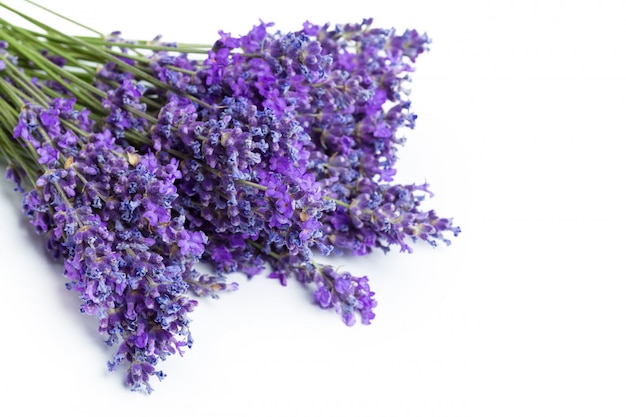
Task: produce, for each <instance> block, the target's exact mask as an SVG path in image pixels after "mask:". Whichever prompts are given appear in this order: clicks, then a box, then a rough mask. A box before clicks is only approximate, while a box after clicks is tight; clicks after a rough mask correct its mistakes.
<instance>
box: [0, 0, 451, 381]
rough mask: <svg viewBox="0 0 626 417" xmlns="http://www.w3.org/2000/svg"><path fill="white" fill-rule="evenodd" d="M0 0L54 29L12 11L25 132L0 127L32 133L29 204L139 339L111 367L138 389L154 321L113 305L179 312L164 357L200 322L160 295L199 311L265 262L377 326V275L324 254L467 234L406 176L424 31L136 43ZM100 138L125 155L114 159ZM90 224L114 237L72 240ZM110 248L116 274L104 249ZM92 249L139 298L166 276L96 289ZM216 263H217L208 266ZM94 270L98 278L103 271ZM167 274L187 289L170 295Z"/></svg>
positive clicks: (367, 26) (361, 29)
mask: <svg viewBox="0 0 626 417" xmlns="http://www.w3.org/2000/svg"><path fill="white" fill-rule="evenodd" d="M0 6H2V7H4V8H6V9H8V10H11V11H13V12H15V13H17V14H18V15H21V16H22V17H24V18H25V19H27V20H30V21H31V22H32V23H34V24H35V25H36V26H38V27H39V29H40V31H39V32H35V31H30V30H26V29H23V28H21V27H18V26H14V25H11V24H10V23H9V22H7V21H5V20H3V19H0V39H6V40H8V41H9V43H10V46H11V56H9V54H8V53H7V52H6V51H7V46H8V44H6V43H5V44H3V45H4V46H2V47H0V58H1V59H0V70H6V71H5V72H7V73H9V76H8V77H7V78H6V80H5V81H4V82H3V90H2V91H3V92H2V94H3V95H4V96H5V97H6V98H9V99H10V100H9V101H11V102H12V103H13V106H5V108H4V109H3V110H2V111H1V112H0V113H6V115H5V114H3V115H2V117H3V118H4V120H3V123H4V125H5V126H13V125H15V126H16V127H15V129H14V132H10V133H9V132H7V131H5V132H2V131H0V134H2V135H3V136H4V137H5V138H8V137H9V136H15V137H16V139H18V141H19V142H21V143H23V144H24V145H25V148H21V149H20V148H19V147H18V148H16V147H13V146H12V145H10V144H8V143H9V142H8V141H7V140H3V149H4V153H5V158H6V159H7V160H8V161H9V162H10V163H11V165H10V171H9V172H10V175H11V176H12V178H14V179H16V180H17V182H18V186H20V185H21V180H23V179H24V178H25V177H28V179H29V180H30V182H31V183H33V185H36V188H35V190H36V192H35V193H34V194H33V193H32V192H31V193H29V194H27V197H25V211H26V213H27V215H28V216H29V217H30V218H31V221H32V223H33V224H34V225H35V227H37V228H38V230H40V231H41V232H43V233H46V234H47V235H48V242H49V244H48V246H49V248H50V249H51V250H52V251H53V253H55V254H56V255H57V256H61V257H63V258H64V259H65V260H66V274H67V275H68V277H70V279H71V281H72V283H73V284H72V287H73V288H74V289H76V290H78V291H79V292H81V293H83V294H87V293H88V294H89V295H88V296H85V297H86V298H84V301H85V304H84V306H83V309H84V310H85V312H89V313H93V314H99V315H101V316H102V318H103V320H104V322H103V323H105V324H103V326H101V329H102V330H103V331H105V332H108V333H111V330H110V328H109V327H107V326H108V324H106V323H108V322H109V321H107V320H109V319H108V318H107V317H109V316H111V315H113V317H115V318H114V319H112V322H113V323H114V327H115V329H117V330H115V331H113V332H112V333H111V334H114V335H117V336H119V335H122V339H123V343H122V345H121V348H120V353H119V355H118V356H116V360H114V361H113V366H115V364H116V363H117V362H121V361H124V360H128V361H129V362H130V363H132V366H131V369H134V370H133V371H132V372H135V373H132V372H131V373H129V383H131V385H132V386H134V387H139V386H142V384H147V377H148V376H149V375H151V374H154V373H155V372H156V371H154V368H153V365H154V363H155V362H156V356H155V355H152V356H150V355H147V354H146V353H145V349H144V347H143V346H138V345H137V343H136V341H137V340H139V341H140V344H143V340H144V336H142V334H143V333H142V332H145V331H146V328H148V327H147V325H145V324H144V325H143V327H142V328H141V330H139V325H137V324H135V325H130V330H121V329H126V327H128V326H127V325H126V324H124V323H122V322H123V320H122V319H118V317H119V314H118V315H115V314H114V313H113V310H115V311H117V310H116V309H120V311H122V310H123V309H124V308H125V307H124V306H128V305H129V304H130V306H131V309H134V310H135V311H142V312H144V311H145V312H149V313H146V315H147V316H146V317H148V319H149V320H153V321H155V322H156V323H160V324H162V325H161V327H162V328H164V329H166V328H168V327H167V326H168V325H171V324H172V323H174V324H172V326H173V327H172V328H171V329H170V330H171V332H170V339H168V340H169V342H166V343H169V344H168V345H167V346H169V347H170V348H169V349H165V348H161V349H159V350H158V351H159V352H163V351H167V352H170V353H171V352H173V351H174V349H177V348H178V347H180V346H181V345H182V344H184V343H183V342H184V341H182V339H180V337H183V336H185V335H186V334H187V333H186V332H187V327H186V321H185V320H186V319H185V318H184V317H183V316H180V317H179V316H176V318H175V319H174V318H172V319H170V318H168V319H164V318H163V315H162V314H163V313H161V315H159V314H158V311H157V310H158V308H161V304H164V306H165V307H162V308H161V310H163V309H166V310H167V311H170V310H168V308H169V306H170V305H178V307H172V309H175V310H176V311H175V312H172V313H171V314H174V313H178V312H181V313H180V314H182V315H184V314H185V313H187V312H189V311H191V308H192V307H193V305H194V302H193V301H192V300H191V299H190V298H189V296H190V295H191V294H192V293H195V294H198V295H204V294H207V293H209V294H212V295H215V291H217V290H224V289H230V288H233V285H230V286H229V285H228V284H226V283H225V274H228V273H231V272H235V271H238V272H243V273H245V274H246V275H247V276H248V277H253V276H255V275H258V274H259V273H261V271H263V269H264V267H265V266H269V267H270V269H271V271H270V272H269V274H268V276H269V277H270V278H275V279H277V280H279V281H280V283H281V284H283V285H286V282H287V280H288V278H289V277H295V278H296V279H297V280H298V281H300V282H302V283H304V284H312V288H313V298H314V299H315V300H316V302H317V303H318V304H319V305H320V306H321V307H322V308H334V309H335V310H336V311H337V312H338V313H339V314H340V315H341V317H342V319H343V321H344V322H345V323H346V324H348V325H353V324H354V323H355V322H356V317H357V316H360V318H361V321H362V323H364V324H369V323H370V321H371V320H372V319H373V318H374V312H373V309H374V307H375V306H376V301H375V299H374V297H373V296H374V293H373V292H372V291H371V289H370V287H369V281H368V278H367V277H356V276H353V275H352V274H350V273H349V272H343V271H338V270H337V269H336V268H334V267H333V266H331V265H329V264H327V263H319V262H318V258H319V257H322V258H323V257H326V256H328V255H331V254H342V253H343V254H349V255H357V256H361V255H367V254H369V253H371V252H372V251H373V250H374V249H377V248H378V249H382V250H383V251H387V250H388V249H389V247H390V246H391V245H398V246H399V247H400V249H401V250H402V251H409V252H410V251H411V246H410V242H411V241H418V240H422V241H426V242H429V243H430V244H431V245H433V246H435V245H436V244H437V242H438V241H443V242H445V243H446V244H449V243H450V241H449V240H448V238H447V237H446V234H447V233H451V234H453V235H456V234H458V233H459V232H460V229H459V228H458V227H455V226H453V225H452V221H451V219H446V218H440V217H438V216H437V214H436V213H435V212H434V211H433V210H423V209H422V207H421V203H422V201H423V200H424V198H425V196H426V195H430V196H431V197H432V192H431V191H430V190H429V185H428V184H422V185H415V184H409V185H402V184H394V183H393V178H394V175H395V172H396V170H395V163H396V161H397V153H398V147H399V146H401V145H402V144H403V143H404V141H405V138H404V136H403V134H404V130H405V129H411V128H413V127H414V123H415V120H416V117H417V116H416V115H415V114H413V113H412V111H411V105H410V101H409V94H408V88H407V84H408V82H409V81H410V77H409V74H410V73H411V72H412V71H413V69H414V63H415V60H416V58H417V57H418V56H419V55H420V54H421V53H423V52H424V51H425V50H426V49H427V45H428V43H429V39H428V37H427V36H426V35H425V34H419V33H418V32H417V31H414V30H408V31H405V32H404V33H402V34H397V33H396V31H395V30H393V29H392V30H386V29H380V28H376V27H373V26H372V23H373V22H372V20H371V19H367V20H364V21H363V22H362V23H360V24H347V25H338V26H335V27H332V28H331V26H330V25H328V24H326V25H323V26H317V25H314V24H311V23H309V22H306V23H305V24H304V25H303V28H302V29H301V30H300V31H297V32H293V33H281V32H280V31H272V24H265V23H261V24H259V25H258V26H255V27H253V29H252V30H251V31H250V32H249V33H248V34H246V35H244V36H242V37H233V36H231V35H230V34H229V33H226V32H219V38H218V39H217V40H216V41H215V42H214V43H213V44H212V45H180V44H176V43H165V42H161V41H160V39H159V38H156V39H155V40H153V41H149V42H146V41H127V40H125V39H123V38H122V37H121V36H120V34H119V33H113V34H111V35H109V36H104V35H102V34H99V33H97V32H96V33H97V36H96V37H72V36H68V35H66V34H64V33H62V32H60V31H58V30H55V29H54V28H51V27H49V26H47V25H45V24H43V23H41V22H38V21H35V20H34V19H31V18H29V17H28V16H26V15H25V14H22V13H20V12H19V11H17V10H14V9H11V8H9V7H8V6H6V5H4V4H2V3H0ZM23 103H27V105H26V107H25V108H24V110H23V111H22V112H21V113H20V114H19V119H18V117H17V114H18V112H17V110H16V109H17V108H21V107H22V106H23ZM67 103H75V106H76V108H77V109H79V110H78V111H77V110H72V111H70V108H71V107H72V106H70V105H68V104H67ZM50 109H52V110H50ZM86 109H88V110H89V112H87V110H86ZM50 112H52V114H55V115H56V116H55V117H56V119H55V118H54V117H52V116H49V114H50ZM7 115H10V117H9V116H7ZM13 119H15V120H13ZM5 122H6V123H5ZM51 126H55V127H54V128H53V129H52V131H50V132H49V129H50V128H51ZM33 132H35V133H33ZM68 135H69V136H68ZM65 136H68V137H70V136H71V139H62V137H65ZM68 140H69V142H68ZM88 148H89V149H98V150H99V151H98V152H103V151H105V150H106V149H110V152H109V154H107V156H106V157H104V156H102V155H101V154H97V155H96V154H95V153H93V154H90V153H89V152H88V151H86V149H88ZM94 152H95V151H94ZM96 157H97V158H100V159H94V158H96ZM50 164H51V165H50ZM42 166H43V167H46V168H45V169H43V170H42V169H40V168H41V167H42ZM93 167H97V168H95V169H94V168H93ZM42 172H45V173H43V174H42ZM52 173H54V175H53V174H52ZM102 175H104V176H105V178H106V181H105V180H103V178H102V177H101V176H102ZM37 177H39V178H37ZM148 177H149V178H150V179H151V180H152V181H154V183H151V182H149V181H148V180H147V178H148ZM34 178H35V179H34ZM146 181H148V182H146ZM87 184H91V185H89V186H88V185H87ZM98 184H99V185H98ZM127 187H131V188H130V190H129V189H128V188H127ZM40 190H47V191H45V192H43V191H40ZM68 190H69V191H68ZM147 190H150V191H147ZM151 192H154V194H151ZM37 193H39V194H37ZM59 213H63V214H62V215H61V214H59ZM114 213H117V214H114ZM92 224H93V226H94V227H90V228H88V229H86V230H89V233H92V234H93V235H94V236H96V239H99V240H97V242H98V245H97V249H96V247H94V246H93V244H95V242H96V241H94V242H92V243H89V244H88V245H87V246H85V244H84V243H83V242H85V241H88V240H89V239H87V240H85V239H86V238H85V237H83V235H80V234H79V235H78V236H77V237H76V236H74V233H75V232H76V230H78V231H83V229H84V227H85V225H92ZM68 225H69V226H68ZM66 228H69V230H71V233H69V232H67V231H66V230H65V229H66ZM94 228H95V229H94ZM90 236H91V235H88V237H90ZM76 242H78V243H76ZM104 242H108V243H104ZM135 246H137V247H135ZM88 249H89V250H90V253H92V252H93V256H94V257H92V258H88V257H87V258H85V257H84V256H82V257H80V262H79V263H76V262H78V261H77V260H76V259H75V258H76V255H75V254H76V253H77V251H82V252H85V251H87V250H88ZM129 251H130V252H129ZM143 253H146V255H145V256H146V258H145V262H146V264H150V265H152V264H160V265H162V266H159V267H153V268H152V269H150V268H149V267H148V266H146V267H145V269H142V270H141V272H139V273H138V272H137V271H135V270H126V269H124V268H127V267H126V265H127V264H125V263H124V260H126V261H127V260H128V256H137V254H143ZM131 254H132V255H131ZM109 257H112V259H115V260H116V261H115V262H116V263H115V265H116V266H115V268H117V269H115V270H114V269H113V266H111V265H112V264H111V265H110V264H109V263H106V262H108V261H106V262H105V261H102V259H103V258H106V259H108V258H109ZM85 259H90V261H91V262H95V260H96V259H98V262H105V263H106V265H104V266H102V268H103V269H104V270H105V271H107V272H105V275H106V276H113V275H114V276H116V277H118V278H115V279H114V278H110V281H111V282H108V281H107V279H108V278H105V279H104V281H105V284H102V285H104V286H106V285H109V286H110V285H112V282H115V283H116V284H115V285H122V284H119V281H121V282H124V283H125V284H123V285H122V286H124V285H127V286H128V287H129V288H131V293H132V294H136V292H133V291H138V290H139V292H141V293H142V294H144V293H147V294H152V292H153V288H155V287H158V288H160V289H159V290H158V291H156V292H155V295H154V302H152V303H150V302H149V301H145V300H144V299H142V300H139V301H137V299H136V298H135V296H134V295H133V297H130V299H129V298H128V297H127V296H126V295H124V294H118V295H117V296H116V297H117V298H115V297H113V300H111V299H109V298H108V297H109V296H108V295H107V296H104V295H102V294H100V293H99V292H98V291H100V290H99V288H100V281H102V278H101V277H102V275H99V273H101V272H102V268H100V266H101V265H99V264H98V265H97V268H96V269H97V271H99V272H96V273H95V275H93V273H92V270H93V268H94V267H92V266H90V265H88V264H84V262H86V261H85ZM200 259H201V260H202V261H204V262H207V263H208V264H210V265H211V267H212V268H213V270H214V271H215V273H214V274H213V275H212V276H200V275H199V274H198V273H197V272H195V270H194V269H193V268H194V265H195V263H196V262H198V261H199V260H200ZM327 259H328V258H327ZM81 262H82V263H81ZM120 265H121V266H120ZM155 271H161V272H160V273H156V272H155ZM172 271H173V272H172ZM113 272H115V274H113ZM118 272H120V273H121V274H122V275H119V276H123V277H124V278H119V276H118V275H116V274H117V273H118ZM111 274H113V275H111ZM141 274H145V275H141ZM154 274H156V275H157V276H158V278H157V279H155V278H152V277H153V275H154ZM87 275H89V277H91V276H92V275H93V276H96V277H98V278H97V279H98V280H100V281H98V284H97V285H96V284H95V281H93V282H94V284H89V283H90V282H92V281H89V280H92V278H84V277H85V276H87ZM138 275H141V276H138ZM133 277H134V278H133ZM144 277H147V278H145V280H146V281H147V282H148V284H146V285H144V286H140V287H137V288H134V289H133V285H135V286H137V284H135V281H133V279H135V280H136V279H138V282H143V280H144ZM163 277H166V278H163ZM162 279H165V280H168V279H171V280H172V281H173V282H176V284H172V285H171V291H173V293H167V297H166V301H164V302H163V303H162V302H161V301H163V300H165V299H164V298H163V297H162V295H163V292H164V291H165V292H167V291H168V290H167V289H164V287H163V286H162V285H161V284H160V282H161V281H160V280H162ZM128 280H130V282H131V283H133V284H132V285H131V283H128V282H127V281H128ZM167 282H169V281H167ZM153 284H154V285H153ZM89 285H91V287H90V286H89ZM94 286H95V287H94ZM94 288H97V289H98V290H97V291H96V292H94ZM103 288H104V287H103ZM110 288H113V287H110ZM115 288H116V289H115V290H111V291H110V293H111V294H113V293H115V294H117V292H116V291H117V287H115ZM125 288H126V287H124V288H123V289H122V290H121V291H122V293H123V292H124V291H125ZM167 288H170V287H167ZM102 291H104V292H103V294H105V293H106V294H108V293H107V292H106V289H103V290H102ZM157 293H158V294H157ZM174 293H175V294H176V295H174ZM92 294H96V296H94V297H92V296H91V295H92ZM144 297H146V296H145V295H144ZM159 297H160V298H159ZM157 298H158V300H161V301H158V300H157ZM172 300H175V302H174V303H173V304H172V302H173V301H172ZM178 300H186V301H184V302H183V301H181V302H178ZM116 302H117V303H118V304H115V303H116ZM102 303H104V304H106V305H107V307H106V308H103V307H101V305H102ZM107 303H108V304H107ZM111 303H113V304H112V305H115V306H116V307H114V308H113V310H112V309H111V307H110V305H111ZM137 303H139V304H137ZM142 303H143V304H142ZM181 303H182V304H181ZM146 304H149V305H150V307H145V305H146ZM183 304H184V306H183ZM137 305H142V306H143V307H141V308H140V309H139V310H137V307H136V306H137ZM157 305H158V308H157V307H155V306H157ZM161 310H159V311H161ZM155 311H156V312H155ZM104 312H106V313H104ZM131 316H132V314H131ZM168 317H169V316H168ZM105 318H106V320H105ZM126 318H127V319H128V317H126ZM133 319H134V316H133ZM165 323H167V325H166V324H165ZM116 326H117V327H116ZM120 326H121V327H120ZM125 326H126V327H125ZM133 326H134V327H133ZM125 332H126V333H125ZM133 332H135V333H133ZM137 332H139V335H137ZM176 335H178V336H179V338H178V339H176ZM114 339H115V337H113V338H112V341H114ZM128 340H130V342H127V341H128ZM159 340H161V339H159ZM174 340H176V341H174ZM133 343H134V345H133ZM146 343H147V342H146ZM129 346H130V347H129ZM133 346H134V347H133ZM137 348H139V350H137ZM142 349H144V350H142ZM150 352H152V353H153V350H150ZM135 357H140V358H141V359H140V364H139V365H138V367H137V366H135V359H133V358H135ZM159 357H161V358H162V355H161V356H159ZM133 366H134V368H133ZM144 366H145V369H147V370H146V371H145V372H144V373H142V374H139V373H137V371H138V370H139V369H144V368H143V367H144ZM133 375H135V377H133ZM157 375H159V374H158V373H157ZM133 378H134V379H133ZM137 384H139V385H137Z"/></svg>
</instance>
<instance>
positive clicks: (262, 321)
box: [0, 0, 626, 417]
mask: <svg viewBox="0 0 626 417" xmlns="http://www.w3.org/2000/svg"><path fill="white" fill-rule="evenodd" d="M41 2H42V4H46V5H48V6H51V7H54V8H55V9H56V10H58V11H60V12H61V13H64V14H66V15H67V16H70V17H73V18H75V19H76V20H78V21H81V22H83V23H86V24H88V25H90V26H93V27H95V28H97V29H99V30H101V31H112V30H118V29H119V30H122V31H123V33H124V34H126V35H127V36H128V37H141V38H151V37H152V36H153V35H156V34H163V35H164V37H165V38H166V39H168V40H179V41H190V42H207V43H209V42H212V41H213V40H214V39H215V37H216V33H217V30H218V29H222V30H224V31H227V32H232V33H233V34H236V35H240V34H243V33H245V32H247V30H248V29H249V28H250V27H251V26H252V25H253V24H255V23H257V22H258V20H259V19H262V20H264V21H274V22H276V24H277V27H278V28H280V29H281V30H283V31H289V30H296V29H299V27H300V24H301V23H302V22H304V21H305V20H310V21H312V22H314V23H325V22H332V23H344V22H358V21H360V20H361V19H362V18H365V17H373V18H374V22H375V23H377V24H378V25H379V26H382V27H396V28H398V29H404V28H416V29H418V30H419V31H427V32H428V34H429V35H430V36H431V37H432V39H433V43H432V45H431V51H430V52H429V53H427V54H424V55H422V56H420V58H419V59H418V69H417V72H416V73H415V74H414V82H413V95H414V109H415V111H416V112H417V113H418V114H419V119H418V123H417V127H416V129H415V130H414V131H412V132H411V133H410V136H409V143H408V144H407V146H406V148H405V149H404V150H403V151H402V154H401V163H400V165H399V170H400V173H399V176H398V180H399V181H400V180H401V181H404V182H419V183H421V182H422V181H423V180H424V179H427V180H428V181H429V182H430V183H431V185H432V189H433V191H434V192H435V194H436V196H435V197H434V198H433V199H431V200H428V201H427V202H426V207H427V208H435V209H436V210H437V211H438V213H439V214H440V215H442V216H452V217H454V218H455V222H456V223H457V224H459V225H460V226H461V227H462V229H463V233H462V234H461V235H460V236H459V237H458V238H456V239H454V240H453V245H452V246H450V247H439V248H437V249H431V248H430V247H429V246H427V245H417V246H416V247H415V252H414V253H413V254H411V255H407V254H399V253H391V254H388V255H386V256H384V255H382V254H377V255H374V256H371V257H366V258H361V259H356V260H342V261H341V262H342V263H343V264H344V265H345V268H346V269H348V270H350V271H352V272H354V273H355V274H367V275H369V277H370V279H371V283H372V287H373V289H374V291H375V292H376V298H377V300H378V302H379V307H378V308H377V317H376V319H375V320H374V322H373V324H372V325H371V326H362V325H356V326H355V327H353V328H348V327H346V326H344V325H343V324H342V323H341V320H340V318H339V317H338V316H336V315H335V314H334V313H332V312H328V311H322V310H320V309H319V308H316V307H315V306H313V305H311V302H310V295H309V293H308V292H307V291H306V290H304V289H303V288H302V287H301V286H299V285H296V283H295V282H291V283H290V285H288V287H286V288H283V287H281V286H280V285H278V283H277V282H276V281H275V280H267V279H265V278H263V277H258V278H255V279H253V280H252V281H250V282H246V281H245V280H244V279H239V281H240V290H239V291H238V292H236V293H232V294H227V295H225V296H223V297H222V298H221V299H220V300H217V301H210V300H205V301H202V302H201V304H200V306H199V308H198V309H197V310H196V311H195V312H194V314H193V320H194V321H193V323H192V332H193V335H194V338H195V340H196V343H195V345H194V347H193V349H191V350H190V351H188V352H187V353H186V355H185V357H183V358H180V357H170V358H169V359H168V360H167V361H166V362H165V363H164V364H163V369H164V370H165V371H166V373H167V374H168V377H167V378H166V379H165V380H164V381H163V382H160V383H159V382H158V381H155V382H154V384H153V385H154V388H155V389H156V390H155V392H154V393H153V394H152V395H150V396H145V395H141V394H137V393H131V392H129V391H127V389H126V388H125V387H124V386H123V384H122V380H123V374H122V372H115V373H113V374H109V373H108V371H107V369H106V362H107V360H108V359H109V357H110V355H112V353H113V352H112V350H107V349H106V347H105V346H104V344H103V343H102V341H101V340H102V339H101V338H100V336H99V335H98V334H97V325H96V322H95V321H94V320H93V318H91V317H87V316H83V315H81V314H80V313H79V312H78V305H79V302H78V299H77V296H76V294H74V293H70V292H67V291H66V290H65V289H64V286H63V284H64V282H65V280H64V278H63V276H62V268H61V266H60V265H58V264H54V263H52V262H50V261H48V259H47V258H46V256H45V255H44V252H43V249H42V243H41V240H40V239H39V238H38V237H37V236H35V235H34V234H33V233H32V232H31V230H30V228H29V225H28V224H27V223H26V222H25V221H24V219H23V218H22V216H21V212H20V199H19V197H18V196H17V195H16V194H15V193H13V191H12V185H11V184H9V183H8V182H7V181H4V180H2V181H0V219H1V223H0V230H1V239H0V262H1V267H2V281H1V286H0V288H1V291H2V301H1V302H0V318H1V323H2V329H1V331H2V339H0V340H1V344H0V353H1V356H0V360H1V361H2V362H1V363H2V365H0V381H1V382H0V384H1V385H3V386H2V387H1V389H0V399H1V400H2V401H0V414H1V415H5V416H8V415H11V416H12V415H43V413H49V412H52V411H60V412H61V413H62V415H65V416H79V415H81V416H82V415H88V416H100V415H103V416H104V415H142V416H143V415H145V416H148V415H150V416H166V415H167V416H171V415H173V413H176V415H181V416H200V415H202V416H209V415H210V416H255V417H256V416H274V417H279V416H292V417H298V416H323V415H326V416H362V417H366V416H394V417H396V416H480V417H485V416H507V417H508V416H604V417H609V416H624V415H626V397H625V392H626V338H625V337H624V332H625V330H626V303H625V296H626V283H625V279H626V274H625V271H624V266H623V265H624V261H623V259H624V250H625V249H626V245H625V244H624V233H625V232H626V227H625V221H624V216H625V213H626V204H625V200H626V199H625V198H624V194H625V191H624V190H625V189H626V169H625V164H624V153H623V152H624V146H623V144H622V142H624V140H625V139H626V136H625V133H626V132H625V130H626V129H625V128H624V122H625V119H626V118H625V114H626V113H625V111H626V98H625V97H626V65H625V59H624V58H625V57H626V52H625V41H626V25H625V24H624V22H626V3H624V2H623V1H621V0H615V1H602V0H594V1H547V0H544V1H540V0H525V1H495V0H494V1H488V0H484V1H431V2H425V1H415V0H414V1H395V0H385V1H377V2H372V1H359V2H354V3H350V2H343V3H342V2H339V1H336V0H334V1H326V0H316V1H308V2H305V1H302V2H285V3H281V2H279V1H273V0H265V1H255V2H242V1H225V2H222V1H215V2H211V1H191V0H176V1H173V2H141V1H128V0H124V1H122V0H107V1H106V2H87V1H83V2H78V1H75V2H71V1H52V0H47V1H43V0H42V1H41ZM10 4H12V5H21V6H22V7H24V10H33V9H32V8H29V7H28V8H27V5H26V4H25V3H24V2H21V1H11V2H10ZM0 13H2V15H3V16H4V15H5V13H4V12H0ZM33 13H34V12H33ZM37 15H38V16H42V14H41V13H37ZM65 27H68V26H65ZM68 28H69V27H68ZM71 30H73V29H71ZM238 278H239V277H238ZM138 413H140V414H138ZM178 413H180V414H178Z"/></svg>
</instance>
